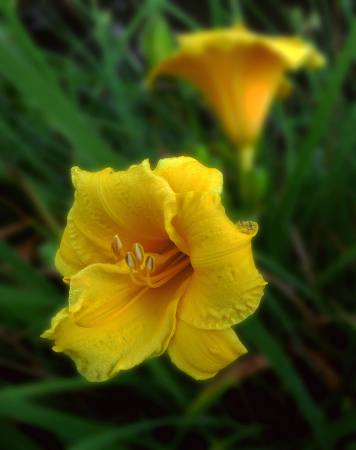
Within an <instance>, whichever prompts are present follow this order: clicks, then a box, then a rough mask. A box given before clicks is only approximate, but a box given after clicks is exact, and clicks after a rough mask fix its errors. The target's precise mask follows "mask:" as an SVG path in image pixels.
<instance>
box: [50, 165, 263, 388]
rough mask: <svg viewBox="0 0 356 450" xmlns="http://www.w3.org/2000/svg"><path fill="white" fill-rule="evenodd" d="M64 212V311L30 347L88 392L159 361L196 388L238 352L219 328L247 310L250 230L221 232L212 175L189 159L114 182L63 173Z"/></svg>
mask: <svg viewBox="0 0 356 450" xmlns="http://www.w3.org/2000/svg"><path fill="white" fill-rule="evenodd" d="M72 179H73V184H74V187H75V189H76V193H75V202H74V205H73V207H72V209H71V210H70V212H69V215H68V223H67V227H66V229H65V231H64V235H63V239H62V242H61V246H60V249H59V251H58V253H57V257H56V265H57V268H58V270H59V271H60V273H61V274H62V275H63V276H64V281H65V282H67V283H68V284H69V285H70V294H69V306H68V307H66V308H64V309H62V310H61V311H60V312H59V313H58V314H57V315H56V316H55V317H54V318H53V319H52V327H51V328H50V329H49V330H48V331H46V332H45V333H44V334H43V335H42V337H46V338H49V339H55V346H54V347H53V349H54V350H55V351H57V352H65V353H67V354H68V355H69V356H70V357H71V358H72V359H73V360H74V361H75V362H76V364H77V368H78V371H79V372H80V373H81V374H83V375H85V376H86V377H87V378H88V379H89V380H91V381H103V380H106V379H108V378H110V377H112V376H114V375H115V374H117V373H118V372H119V371H120V370H123V369H130V368H131V367H133V366H136V365H137V364H139V363H141V362H142V361H144V360H145V359H146V358H150V357H153V356H158V355H160V354H162V353H163V352H165V351H166V350H167V351H168V354H169V356H170V358H171V360H172V361H173V363H174V364H176V365H177V366H178V367H179V368H180V369H181V370H183V371H184V372H186V373H187V374H189V375H191V376H192V377H194V378H196V379H205V378H209V377H212V376H214V375H215V374H216V373H217V372H218V371H219V370H220V369H222V368H223V367H225V366H226V365H228V364H230V363H231V362H232V361H234V360H235V359H236V358H237V357H238V356H240V355H241V354H243V353H245V352H246V349H245V347H244V346H243V345H242V344H241V342H240V341H239V339H238V338H237V336H236V334H235V333H234V331H233V330H232V328H231V326H232V325H234V324H236V323H238V322H241V321H242V320H244V319H245V318H246V317H247V316H248V315H250V314H251V313H253V311H254V310H255V309H256V308H257V306H258V304H259V301H260V298H261V296H262V291H263V287H264V285H265V284H266V283H265V282H264V281H263V279H262V277H261V275H260V274H259V273H258V272H257V270H256V268H255V264H254V261H253V257H252V252H251V239H252V237H253V236H254V235H255V234H256V232H257V224H255V223H254V222H242V221H241V222H238V224H237V225H235V224H234V223H232V222H231V221H230V220H229V219H228V218H227V217H226V215H225V212H224V208H223V207H222V205H221V198H220V194H221V191H222V174H221V173H220V172H219V171H218V170H216V169H208V168H206V167H204V166H202V165H201V164H200V163H198V162H197V161H195V160H194V159H192V158H186V157H181V158H168V159H163V160H161V161H160V162H159V163H158V166H157V168H156V169H155V170H153V171H152V170H151V169H150V165H149V163H148V160H146V161H144V162H143V163H142V164H140V165H135V166H132V167H130V169H128V170H127V171H122V172H115V171H114V170H112V169H110V168H109V169H105V170H103V171H100V172H96V173H89V172H85V171H83V170H80V169H79V168H78V167H74V168H73V169H72Z"/></svg>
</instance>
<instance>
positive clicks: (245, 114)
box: [149, 26, 325, 145]
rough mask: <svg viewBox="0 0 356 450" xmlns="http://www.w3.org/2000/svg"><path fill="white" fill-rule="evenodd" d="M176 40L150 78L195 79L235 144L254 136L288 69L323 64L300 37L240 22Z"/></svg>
mask: <svg viewBox="0 0 356 450" xmlns="http://www.w3.org/2000/svg"><path fill="white" fill-rule="evenodd" d="M179 44H180V49H179V50H178V51H177V52H176V53H175V54H173V55H172V56H170V57H169V58H167V59H166V60H164V61H162V62H161V63H160V64H159V65H158V66H157V67H156V68H154V70H153V71H152V72H151V74H150V75H149V83H152V82H153V80H154V79H155V78H156V77H158V76H160V75H173V76H177V77H182V78H184V79H185V80H187V81H189V82H191V83H193V84H194V85H195V86H196V87H197V88H198V89H200V90H201V92H202V93H203V94H204V95H205V97H206V99H207V100H208V102H209V103H210V105H211V107H212V108H213V109H214V110H215V112H216V114H217V116H218V117H219V119H220V121H221V123H222V126H223V127H224V128H225V131H226V132H227V134H228V135H229V136H230V138H231V139H232V140H234V141H235V142H236V143H237V144H239V145H247V144H251V143H253V142H254V141H255V140H256V139H257V137H258V135H259V133H260V131H261V127H262V125H263V123H264V121H265V118H266V114H267V112H268V109H269V107H270V104H271V102H272V100H273V98H274V97H275V96H276V95H277V94H280V93H281V91H282V92H283V91H284V92H285V91H286V89H284V88H285V87H286V84H285V83H284V81H283V76H284V74H285V72H286V71H288V70H296V69H298V68H300V67H302V66H303V65H305V66H307V67H310V68H313V67H318V66H320V65H323V64H324V63H325V58H324V57H323V56H322V55H320V54H319V53H318V52H317V51H316V50H315V49H314V47H313V46H312V45H311V44H309V43H307V42H304V41H303V40H301V39H299V38H295V37H268V36H263V35H259V34H255V33H252V32H250V31H249V30H247V29H246V28H244V27H242V26H238V27H232V28H228V29H225V30H213V31H205V32H201V33H190V34H186V35H182V36H180V38H179Z"/></svg>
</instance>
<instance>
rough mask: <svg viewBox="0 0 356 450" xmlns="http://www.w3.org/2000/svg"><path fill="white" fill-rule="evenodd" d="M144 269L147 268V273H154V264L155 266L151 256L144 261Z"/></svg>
mask: <svg viewBox="0 0 356 450" xmlns="http://www.w3.org/2000/svg"><path fill="white" fill-rule="evenodd" d="M146 268H147V272H150V273H151V272H154V271H155V268H156V264H155V259H154V258H153V256H149V257H148V258H147V260H146Z"/></svg>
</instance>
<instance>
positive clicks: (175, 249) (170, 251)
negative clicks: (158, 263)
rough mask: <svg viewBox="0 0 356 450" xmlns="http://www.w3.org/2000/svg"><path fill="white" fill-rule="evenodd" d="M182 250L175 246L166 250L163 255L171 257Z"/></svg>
mask: <svg viewBox="0 0 356 450" xmlns="http://www.w3.org/2000/svg"><path fill="white" fill-rule="evenodd" d="M179 252H180V250H179V248H178V247H174V248H172V250H169V251H168V252H166V253H162V256H165V257H166V258H168V257H169V258H170V257H171V256H173V255H175V254H176V253H179Z"/></svg>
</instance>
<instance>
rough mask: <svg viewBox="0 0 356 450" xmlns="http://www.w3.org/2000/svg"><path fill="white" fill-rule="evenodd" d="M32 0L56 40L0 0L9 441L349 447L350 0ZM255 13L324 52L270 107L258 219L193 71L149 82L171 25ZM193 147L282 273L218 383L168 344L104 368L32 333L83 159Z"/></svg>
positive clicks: (355, 316) (155, 155)
mask: <svg viewBox="0 0 356 450" xmlns="http://www.w3.org/2000/svg"><path fill="white" fill-rule="evenodd" d="M33 3H35V4H36V5H37V9H35V10H34V11H35V12H34V13H33V14H35V15H36V14H37V13H38V11H42V12H41V14H43V17H44V18H43V17H42V16H41V17H42V18H41V17H40V19H38V20H39V26H40V27H43V28H44V30H45V32H46V33H47V35H46V36H51V40H50V42H52V44H51V45H48V42H47V39H46V38H43V37H42V38H41V36H39V35H37V34H36V33H37V31H36V29H37V28H36V27H35V26H32V25H33V24H32V25H31V24H27V25H25V22H24V21H23V20H22V19H24V18H25V17H26V15H25V10H24V9H22V8H21V6H19V5H16V3H15V2H13V1H0V12H1V19H0V95H1V102H0V141H1V142H0V148H1V159H0V184H1V194H0V218H1V219H0V237H1V239H2V240H1V241H0V309H1V317H2V322H1V327H0V334H1V358H0V417H1V420H0V432H1V435H2V440H1V442H2V444H1V447H2V448H4V449H5V450H7V449H9V450H12V449H18V448H26V449H29V450H32V449H33V450H38V449H42V448H49V446H48V442H51V445H52V444H53V443H54V444H53V448H59V449H60V448H69V449H72V450H79V449H83V450H84V449H88V450H89V449H100V450H105V449H115V448H120V449H121V448H122V449H124V450H125V449H131V448H145V449H146V448H147V449H151V448H152V449H155V450H156V449H158V450H159V449H163V448H187V449H189V448H194V449H199V448H209V449H212V450H213V449H226V450H227V449H235V448H239V449H246V450H247V449H251V448H256V449H258V448H260V449H267V448H268V449H269V448H271V449H272V448H273V449H281V450H282V449H285V448H287V447H288V448H289V447H291V448H296V449H297V448H298V449H299V448H300V449H303V450H304V449H308V450H309V449H310V450H312V449H315V450H316V449H320V448H323V449H327V448H330V449H333V448H338V446H339V444H340V443H341V442H343V444H344V445H345V448H353V447H351V445H352V442H351V439H352V434H353V433H355V423H356V404H355V398H356V384H355V376H354V373H355V369H356V359H355V354H356V334H355V332H356V306H355V292H356V284H355V269H356V247H355V241H356V240H355V236H356V233H355V231H356V230H355V217H356V216H355V211H356V184H355V179H356V177H355V175H356V153H355V151H354V149H355V145H356V127H355V125H354V124H355V120H356V107H355V103H354V100H355V96H356V85H355V80H354V76H353V72H354V64H355V58H356V54H355V51H354V49H355V45H356V19H355V17H354V15H355V11H353V8H354V7H353V5H352V2H351V1H348V0H345V1H340V2H337V1H334V2H329V3H328V2H300V6H298V7H295V6H294V7H292V6H288V5H287V3H285V2H284V3H283V4H282V3H281V2H277V1H275V0H268V1H266V2H258V1H257V0H253V1H250V0H248V1H247V0H246V1H245V0H241V1H238V0H230V1H229V2H223V1H222V0H205V1H204V2H203V3H204V8H201V7H199V10H198V11H195V10H194V8H193V7H192V10H191V11H188V9H187V7H183V6H179V2H174V3H173V2H170V1H168V0H159V1H158V0H147V1H143V2H138V1H137V2H136V1H132V2H129V1H128V2H126V3H125V2H123V4H124V5H126V10H125V13H122V14H117V13H116V12H115V8H114V6H112V7H110V8H107V9H105V8H104V7H102V6H101V5H100V2H96V1H93V2H83V1H80V0H76V1H73V2H63V5H62V2H58V5H61V8H62V10H59V9H58V10H57V9H55V8H48V9H46V6H45V2H40V1H39V2H38V4H37V3H36V2H33ZM107 3H108V2H106V4H107ZM36 5H35V6H36ZM69 5H70V6H69ZM56 8H59V6H58V7H56ZM36 11H37V13H36ZM242 17H244V20H245V21H246V22H247V23H248V24H249V25H250V26H251V27H254V28H255V29H257V30H260V31H261V32H268V33H279V34H283V33H299V34H301V35H303V37H304V38H307V39H310V40H314V41H315V42H316V44H317V45H318V46H319V48H320V49H321V50H322V51H323V52H324V53H325V54H326V55H327V57H328V60H329V61H328V65H327V67H326V68H324V69H321V70H319V71H316V72H313V73H310V74H302V75H295V76H294V80H293V82H294V86H295V89H294V93H293V95H292V96H291V97H290V98H289V99H288V100H287V101H286V102H285V103H283V104H275V105H274V107H273V109H272V111H271V114H270V118H269V121H268V123H267V126H266V130H265V132H264V135H263V136H262V138H261V141H260V145H259V149H258V157H257V168H256V173H255V174H256V177H257V178H258V180H257V181H258V183H259V186H260V185H261V186H262V187H263V189H262V187H260V188H259V191H258V195H257V194H256V196H255V197H256V198H258V201H257V200H256V204H255V205H254V210H253V211H249V214H251V217H246V216H244V215H243V214H244V211H242V209H241V205H240V204H239V195H238V194H239V193H238V182H237V181H238V180H237V174H238V170H237V167H236V158H235V155H234V149H233V148H232V147H231V144H230V143H229V142H228V140H227V138H226V137H225V136H224V135H223V134H222V131H221V130H220V128H219V127H218V125H217V124H216V121H214V119H213V118H212V117H211V115H210V113H209V112H207V108H206V105H205V104H203V102H202V101H201V99H200V97H199V95H197V93H196V92H195V91H194V90H193V89H192V88H191V87H188V86H186V85H183V84H182V83H180V82H174V81H170V82H168V81H164V82H158V85H159V87H158V88H157V89H154V90H152V91H149V90H148V89H147V87H146V84H145V76H146V74H147V71H148V70H149V65H150V64H153V63H154V62H156V61H157V60H159V59H161V58H162V57H163V56H164V55H165V54H166V53H167V52H168V51H170V50H171V45H172V41H171V39H172V36H174V34H175V33H176V32H177V31H190V30H198V29H202V28H204V27H206V26H210V27H222V26H226V25H230V24H232V23H234V22H236V21H238V20H241V18H242ZM41 20H42V22H41ZM167 35H168V36H169V42H168V41H166V40H165V39H163V38H162V36H167ZM146 59H148V61H147V60H146ZM181 154H184V155H188V156H193V157H195V158H197V159H200V160H201V162H202V163H203V164H205V165H209V166H211V167H217V168H219V170H222V171H223V173H224V179H225V192H224V197H223V199H224V203H225V206H226V209H227V212H228V215H229V216H230V217H231V218H232V219H234V220H238V219H250V218H251V219H252V218H253V219H256V220H257V221H258V223H259V227H260V230H259V234H258V236H257V237H256V238H255V240H254V250H255V259H256V262H257V265H258V266H259V268H260V270H261V272H263V274H264V276H265V278H266V279H267V280H268V282H269V286H268V287H267V288H266V294H265V296H264V298H263V299H262V302H261V306H260V308H259V309H258V311H257V313H256V314H255V315H254V316H252V317H250V318H249V319H247V320H246V321H245V322H243V323H241V324H239V325H238V326H237V327H236V331H237V333H238V334H239V336H240V337H241V340H242V341H243V342H244V344H245V345H246V347H247V348H248V349H249V353H248V354H247V355H246V356H243V357H242V358H240V359H239V360H237V361H236V362H235V363H233V364H232V365H231V366H230V367H228V368H227V369H226V370H224V371H222V372H221V373H220V374H219V375H218V376H217V377H215V378H214V379H213V380H208V381H205V382H195V381H194V380H191V379H189V378H188V377H186V376H185V375H184V374H181V373H178V372H177V371H176V369H175V368H174V366H173V365H172V364H171V363H170V362H169V360H168V358H166V357H165V356H163V357H161V358H158V359H151V360H148V361H147V362H146V363H145V364H142V365H141V366H140V367H138V368H135V369H132V370H131V371H129V372H126V373H122V374H120V375H118V376H117V377H115V378H113V379H111V380H110V381H108V382H105V383H100V384H95V383H92V384H91V383H89V382H87V381H86V380H85V379H84V378H81V377H79V376H78V374H77V372H76V369H75V367H74V365H73V363H72V362H71V361H70V360H69V358H66V357H65V356H63V355H61V354H56V353H54V352H52V351H51V350H50V343H49V342H48V341H44V340H42V339H40V338H39V335H40V334H41V332H42V331H43V330H44V329H46V328H47V327H48V325H49V322H50V318H51V317H52V315H53V314H54V313H55V312H56V311H58V310H59V309H60V308H61V307H63V306H64V305H65V303H66V301H67V290H66V287H65V286H64V285H62V283H61V280H60V277H59V275H58V274H57V272H56V270H55V268H54V266H53V258H54V254H55V251H56V248H58V244H59V239H60V236H61V232H62V229H63V228H64V225H65V221H66V215H67V213H68V210H69V207H70V205H71V203H72V200H73V189H72V186H71V182H70V175H69V170H70V167H72V166H74V165H79V166H80V167H82V168H86V169H88V170H97V169H102V168H104V167H106V166H112V167H113V168H114V169H116V170H122V169H126V168H127V167H129V165H131V164H133V163H136V162H140V161H142V160H143V159H145V158H150V161H151V164H152V165H154V164H155V163H156V162H157V161H158V159H159V158H161V157H165V156H174V155H181ZM257 178H256V179H257ZM267 180H268V181H267ZM260 191H261V192H265V196H264V198H260V197H261V195H262V194H261V193H260ZM245 213H246V211H245ZM348 440H350V441H349V446H347V445H348V444H347V443H348ZM179 446H181V447H179ZM199 446H200V447H199ZM51 448H52V447H51Z"/></svg>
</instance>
